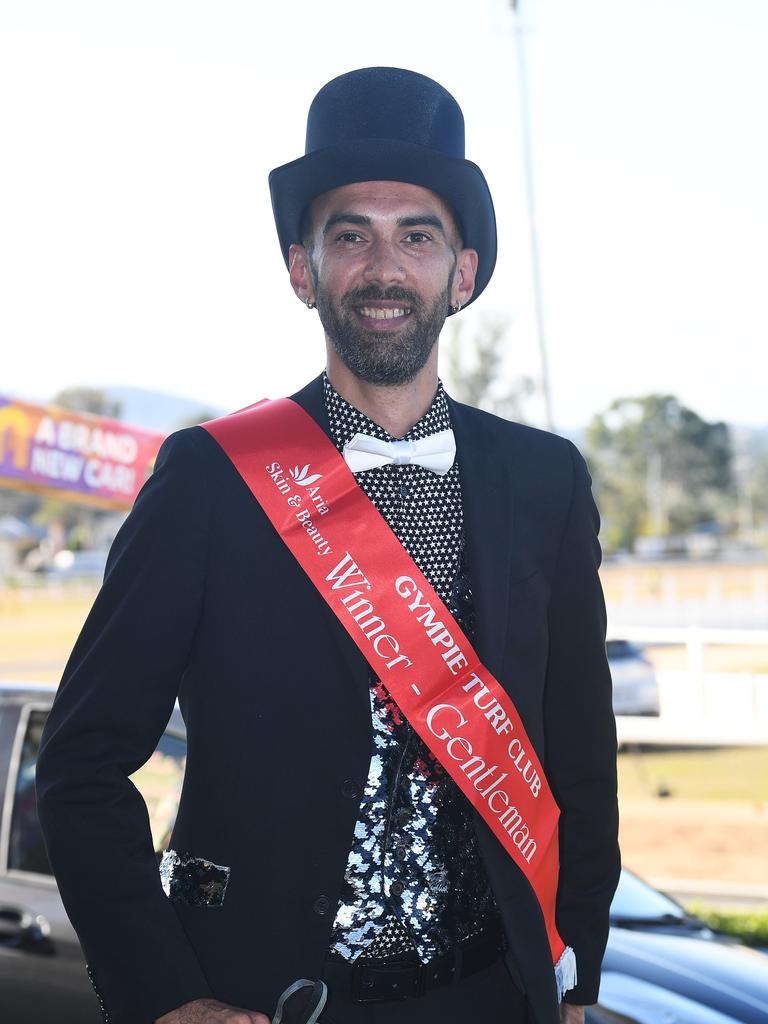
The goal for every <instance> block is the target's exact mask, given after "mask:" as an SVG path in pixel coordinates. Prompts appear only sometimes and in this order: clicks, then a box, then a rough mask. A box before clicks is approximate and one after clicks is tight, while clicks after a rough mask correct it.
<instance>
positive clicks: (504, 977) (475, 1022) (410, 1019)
mask: <svg viewBox="0 0 768 1024" xmlns="http://www.w3.org/2000/svg"><path fill="white" fill-rule="evenodd" d="M323 981H324V982H325V983H326V984H327V986H328V1002H327V1003H326V1007H325V1010H324V1011H323V1013H322V1016H321V1017H320V1021H319V1024H525V1020H526V1001H525V997H524V995H523V994H522V992H521V991H520V989H519V988H518V987H517V986H516V985H515V983H514V982H513V980H512V977H511V976H510V973H509V971H508V970H507V967H506V964H505V963H504V960H503V959H502V958H501V957H500V958H499V959H498V960H497V961H496V962H495V963H494V964H492V965H491V966H490V967H486V968H484V969H483V970H482V971H478V972H477V973H476V974H472V975H470V976H469V977H468V978H462V979H461V980H459V981H457V982H454V983H453V984H450V985H444V986H442V987H441V988H436V989H433V990H432V991H430V992H426V993H425V994H424V995H422V996H415V997H414V998H411V999H399V1000H393V1001H392V1002H386V1003H353V1002H352V1000H351V998H350V969H349V967H347V966H345V965H344V964H339V963H335V962H333V961H327V962H326V964H325V965H324V969H323Z"/></svg>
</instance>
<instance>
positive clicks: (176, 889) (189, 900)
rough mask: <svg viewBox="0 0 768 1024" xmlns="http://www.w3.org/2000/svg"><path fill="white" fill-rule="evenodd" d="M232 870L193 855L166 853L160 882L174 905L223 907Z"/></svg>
mask: <svg viewBox="0 0 768 1024" xmlns="http://www.w3.org/2000/svg"><path fill="white" fill-rule="evenodd" d="M229 871H230V869H229V868H228V867H226V866H225V865H224V864H214V863H213V861H211V860H206V859H205V857H195V856H193V854H191V853H187V852H186V851H184V850H182V851H178V850H171V849H168V850H165V851H164V852H163V857H162V860H161V861H160V881H161V883H162V886H163V891H164V892H165V895H166V896H167V897H168V899H169V900H171V901H172V902H173V903H183V904H185V905H186V906H188V907H220V906H221V904H222V903H223V902H224V893H225V892H226V889H227V883H228V882H229Z"/></svg>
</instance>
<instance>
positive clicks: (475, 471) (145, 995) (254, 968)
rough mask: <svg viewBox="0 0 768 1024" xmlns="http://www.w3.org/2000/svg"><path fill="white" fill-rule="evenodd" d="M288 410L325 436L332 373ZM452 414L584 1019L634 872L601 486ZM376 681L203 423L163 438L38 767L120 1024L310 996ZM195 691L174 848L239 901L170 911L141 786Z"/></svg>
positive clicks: (494, 854) (528, 921) (474, 546)
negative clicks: (293, 993)
mask: <svg viewBox="0 0 768 1024" xmlns="http://www.w3.org/2000/svg"><path fill="white" fill-rule="evenodd" d="M293 397H294V398H295V399H296V401H298V402H299V403H300V404H301V405H302V406H303V407H304V408H305V409H306V410H307V411H308V412H309V413H310V414H311V415H312V416H313V417H314V418H315V419H316V420H317V422H318V423H319V424H320V425H321V426H322V427H323V428H324V429H325V430H326V431H328V422H327V417H326V413H325V407H324V402H323V395H322V385H321V380H320V378H318V379H317V380H315V381H313V382H312V383H311V384H309V385H308V386H307V387H305V388H304V389H303V390H302V391H300V392H299V393H298V394H297V395H295V396H293ZM450 411H451V417H452V421H453V424H454V429H455V433H456V440H457V447H458V454H459V460H460V471H461V483H462V494H463V501H464V506H465V524H466V531H467V540H468V554H469V565H470V572H471V579H472V583H473V589H474V594H475V602H476V609H477V616H478V638H477V648H478V651H479V654H480V657H481V658H482V660H483V661H484V663H485V664H486V665H487V666H488V668H489V669H490V670H491V671H492V672H493V673H494V675H495V676H496V678H497V679H498V680H499V681H500V682H501V684H502V685H503V686H504V687H505V688H506V690H507V691H508V692H509V694H510V696H511V697H512V699H513V701H514V702H515V705H516V707H517V709H518V711H519V712H520V715H521V716H522V719H523V721H524V723H525V726H526V729H527V732H528V735H529V736H530V738H531V741H532V743H533V745H534V747H535V748H536V750H537V753H538V755H539V757H540V758H541V760H542V762H543V764H544V767H545V770H546V772H547V776H548V778H549V781H550V784H551V786H552V788H553V791H554V794H555V797H556V798H557V800H558V803H559V805H560V807H561V809H562V818H561V828H560V841H561V876H560V887H559V892H558V903H557V919H558V926H559V930H560V933H561V935H562V937H563V938H564V940H565V941H566V942H567V943H569V944H570V945H572V946H573V948H574V949H575V951H576V957H577V964H578V972H579V984H578V987H577V988H576V989H575V990H573V991H572V992H570V993H569V994H568V996H567V998H568V999H569V1000H570V1001H572V1002H584V1003H589V1002H593V1001H594V1000H595V998H596V995H597V987H598V977H599V968H600V961H601V957H602V953H603V949H604V945H605V941H606V936H607V919H608V907H609V903H610V899H611V896H612V894H613V891H614V888H615V885H616V882H617V877H618V868H619V861H618V849H617V841H616V834H617V809H616V775H615V753H616V741H615V729H614V722H613V714H612V708H611V682H610V675H609V671H608V666H607V662H606V656H605V644H604V640H605V612H604V604H603V598H602V592H601V588H600V584H599V581H598V576H597V568H598V565H599V560H600V549H599V546H598V542H597V536H596V534H597V525H598V520H597V513H596V509H595V506H594V503H593V501H592V498H591V493H590V479H589V475H588V473H587V470H586V466H585V463H584V460H583V459H582V458H581V456H580V455H579V453H578V452H577V450H576V449H575V448H574V446H573V445H572V444H571V443H570V442H568V441H566V440H564V439H563V438H560V437H557V436H555V435H553V434H549V433H546V432H544V431H539V430H535V429H532V428H529V427H525V426H521V425H519V424H515V423H510V422H507V421H504V420H500V419H498V418H496V417H493V416H490V415H488V414H486V413H483V412H480V411H478V410H476V409H471V408H469V407H467V406H463V405H459V404H457V403H455V402H451V403H450ZM370 671H371V670H370V668H369V666H368V665H367V664H366V662H365V660H364V658H363V656H362V655H361V654H360V652H359V651H358V649H357V648H356V647H355V645H354V643H353V642H352V640H351V639H350V637H349V636H348V635H347V633H346V632H345V631H344V629H343V628H342V627H341V625H340V624H339V623H338V622H337V620H336V618H335V617H334V615H333V613H332V612H330V610H329V609H328V608H327V606H326V605H325V603H324V601H323V600H322V599H321V598H320V596H319V594H318V593H317V591H316V590H315V589H314V587H313V585H312V584H311V583H310V582H309V580H308V579H307V577H306V576H305V575H304V573H303V572H302V570H301V569H300V568H299V566H298V564H297V563H296V562H295V560H294V559H293V557H292V556H291V554H290V553H289V552H288V550H287V548H286V547H285V546H284V544H283V543H282V541H281V540H280V539H279V537H278V536H277V534H276V532H275V530H274V529H273V527H272V526H271V524H270V523H269V521H268V520H267V518H266V516H265V515H264V513H263V511H262V510H261V508H260V507H259V506H258V504H257V503H256V501H255V499H254V498H253V497H252V495H251V493H250V492H249V491H248V489H247V487H246V485H245V484H244V483H243V481H242V479H241V478H240V476H239V475H238V473H237V471H236V470H235V469H234V467H233V466H232V464H231V463H230V461H229V460H228V458H227V457H226V456H225V455H224V453H223V451H222V450H221V449H220V448H219V446H218V445H217V443H216V442H215V441H214V440H213V439H212V437H211V436H210V435H209V434H208V433H207V431H205V430H204V429H202V428H200V427H191V428H187V429H184V430H180V431H177V432H176V433H174V434H172V435H171V436H170V437H169V438H167V439H166V441H165V442H164V444H163V446H162V448H161V450H160V453H159V455H158V459H157V463H156V468H155V472H154V473H153V475H152V477H151V478H150V479H149V480H148V482H147V483H146V484H145V485H144V487H143V489H142V491H141V493H140V494H139V496H138V498H137V499H136V502H135V505H134V508H133V510H132V511H131V513H130V515H129V516H128V518H127V520H126V522H125V523H124V525H123V526H122V528H121V530H120V532H119V534H118V536H117V538H116V539H115V542H114V544H113V547H112V550H111V552H110V557H109V561H108V565H107V571H106V574H105V579H104V583H103V586H102V588H101V590H100V592H99V594H98V597H97V598H96V601H95V603H94V606H93V609H92V611H91V612H90V614H89V616H88V619H87V621H86V623H85V625H84V627H83V630H82V632H81V634H80V636H79V638H78V640H77V643H76V645H75V648H74V650H73V652H72V655H71V657H70V659H69V662H68V664H67V666H66V670H65V673H64V676H63V679H62V683H61V685H60V687H59V690H58V693H57V696H56V699H55V701H54V705H53V709H52V711H51V715H50V718H49V721H48V724H47V727H46V729H45V733H44V736H43V743H42V748H41V752H40V757H39V762H38V767H37V786H38V800H39V810H40V819H41V822H42V825H43V829H44V834H45V838H46V843H47V845H48V850H49V855H50V860H51V863H52V865H53V869H54V872H55V874H56V877H57V880H58V882H59V886H60V890H61V894H62V898H63V900H64V903H65V906H66V908H67V911H68V912H69V914H70V917H71V919H72V922H73V924H74V926H75V928H76V930H77V932H78V934H79V936H80V939H81V942H82V945H83V948H84V951H85V954H86V957H87V959H88V961H89V964H90V968H91V970H92V973H93V977H94V980H95V985H96V987H97V989H98V990H99V991H100V993H101V995H102V998H103V1001H104V1004H105V1005H106V1007H107V1009H108V1010H109V1011H110V1013H111V1020H112V1021H113V1022H115V1024H145V1022H151V1021H154V1020H155V1018H156V1017H158V1016H160V1015H162V1014H163V1013H166V1012H168V1011H169V1010H171V1009H173V1008H175V1007H177V1006H179V1005H181V1004H183V1003H185V1002H187V1001H189V1000H191V999H195V998H198V997H201V996H208V995H213V996H215V997H216V998H218V999H221V1000H223V1001H225V1002H229V1003H232V1004H234V1005H236V1006H243V1007H246V1008H249V1009H251V1010H260V1011H261V1012H265V1013H268V1014H269V1013H271V1012H272V1011H273V1009H274V1006H275V1002H276V998H277V995H278V994H279V993H280V991H281V990H282V989H283V988H284V987H285V986H286V985H288V984H289V983H290V982H291V981H293V980H294V979H296V978H298V977H317V976H321V975H322V963H323V958H324V956H325V953H326V950H327V948H328V943H329V936H330V931H331V926H332V923H333V917H334V911H335V908H336V905H337V901H338V897H339V892H340V887H341V884H342V879H343V875H344V869H345V866H346V861H347V855H348V852H349V848H350V844H351V840H352V833H353V829H354V825H355V821H356V817H357V811H358V797H359V793H360V792H361V790H362V787H363V785H364V783H365V780H366V777H367V772H368V765H369V760H370V752H371V722H370V708H369V697H368V678H369V674H370ZM177 693H178V696H179V702H180V705H181V708H182V712H183V714H184V718H185V721H186V725H187V735H188V758H187V767H186V774H185V780H184V788H183V793H182V797H181V802H180V806H179V811H178V817H177V821H176V825H175V828H174V831H173V837H172V841H171V846H172V847H173V849H175V850H177V851H184V852H187V853H190V854H192V855H194V856H199V857H204V858H206V859H208V860H211V861H213V862H215V863H216V864H219V865H225V866H227V867H229V868H230V875H229V882H228V887H227V890H226V894H225V898H224V900H223V902H222V903H221V905H220V906H187V905H183V904H179V903H175V902H171V901H170V900H169V899H168V898H167V897H166V896H165V894H164V892H163V890H162V888H161V884H160V880H159V877H158V868H157V861H156V858H155V855H154V852H153V849H152V843H151V839H150V834H149V829H148V821H147V813H146V809H145V806H144V803H143V801H142V799H141V796H140V795H139V793H138V792H137V790H136V789H135V787H134V786H133V785H132V783H131V782H130V780H129V779H128V778H127V776H128V775H129V774H131V773H132V772H134V771H135V770H137V769H138V768H139V767H140V766H141V765H142V764H143V763H144V761H145V760H146V759H147V758H148V757H149V756H150V754H151V753H152V751H153V749H154V747H155V745H156V743H157V741H158V739H159V737H160V735H161V734H162V731H163V729H164V727H165V725H166V723H167V721H168V718H169V716H170V713H171V710H172V707H173V702H174V699H175V698H176V696H177ZM350 783H351V784H350ZM473 813H474V812H473ZM475 823H476V828H477V832H478V836H479V840H480V847H481V852H482V855H483V859H484V862H485V865H486V868H487V871H488V874H489V877H490V879H491V883H492V885H493V888H494V891H495V894H496V897H497V900H498V903H499V906H500V908H501V911H502V914H503V917H504V922H505V926H506V930H507V932H508V936H509V940H510V945H511V950H510V954H509V962H510V966H511V968H512V970H513V972H514V973H515V974H516V976H517V978H518V980H519V982H520V984H521V986H522V987H523V988H524V989H525V992H526V995H527V997H528V1003H529V1008H530V1015H531V1018H532V1020H534V1021H536V1022H540V1024H554V1022H555V1021H556V1020H557V1009H556V996H555V990H554V981H553V971H552V965H551V962H550V957H549V949H548V944H547V939H546V933H545V929H544V926H543V923H542V918H541V914H540V911H539V909H538V905H537V903H536V901H535V898H534V896H533V893H532V890H531V889H530V887H529V885H528V883H527V882H526V880H525V878H524V877H523V875H522V873H521V872H520V871H519V869H518V868H517V867H516V866H515V865H514V863H513V862H512V860H511V859H510V858H509V856H508V855H507V854H506V853H505V852H504V850H503V849H502V847H501V845H500V844H499V843H498V842H497V840H496V839H495V838H494V837H493V835H492V834H491V832H490V830H489V829H488V828H487V826H486V825H485V824H484V822H483V821H482V820H481V819H480V818H479V817H477V816H475Z"/></svg>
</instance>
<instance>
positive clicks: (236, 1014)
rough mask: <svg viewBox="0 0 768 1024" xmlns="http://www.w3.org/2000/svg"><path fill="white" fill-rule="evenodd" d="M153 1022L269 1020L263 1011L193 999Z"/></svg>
mask: <svg viewBox="0 0 768 1024" xmlns="http://www.w3.org/2000/svg"><path fill="white" fill-rule="evenodd" d="M155 1024H270V1020H269V1017H267V1015H266V1014H265V1013H256V1011H255V1010H243V1009H241V1008H240V1007H238V1006H228V1005H227V1004H226V1003H220V1002H219V1001H218V999H193V1000H192V1002H191V1003H184V1005H183V1006H180V1007H179V1008H178V1009H177V1010H171V1012H170V1013H164V1014H163V1016H162V1017H158V1018H157V1020H156V1021H155Z"/></svg>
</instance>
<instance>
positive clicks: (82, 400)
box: [53, 386, 122, 420]
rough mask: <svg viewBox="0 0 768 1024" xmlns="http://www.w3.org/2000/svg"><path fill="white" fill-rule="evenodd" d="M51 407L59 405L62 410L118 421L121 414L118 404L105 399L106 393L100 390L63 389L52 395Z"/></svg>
mask: <svg viewBox="0 0 768 1024" xmlns="http://www.w3.org/2000/svg"><path fill="white" fill-rule="evenodd" d="M53 405H59V406H61V408H62V409H71V410H72V411H73V412H90V413H93V414H94V415H95V416H109V418H110V419H113V420H119V419H120V416H121V414H122V407H121V404H120V402H119V401H117V400H113V399H111V398H107V395H106V392H105V391H102V389H101V388H88V387H81V386H77V387H73V388H64V389H63V390H62V391H59V392H58V393H57V394H56V395H54V397H53Z"/></svg>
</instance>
